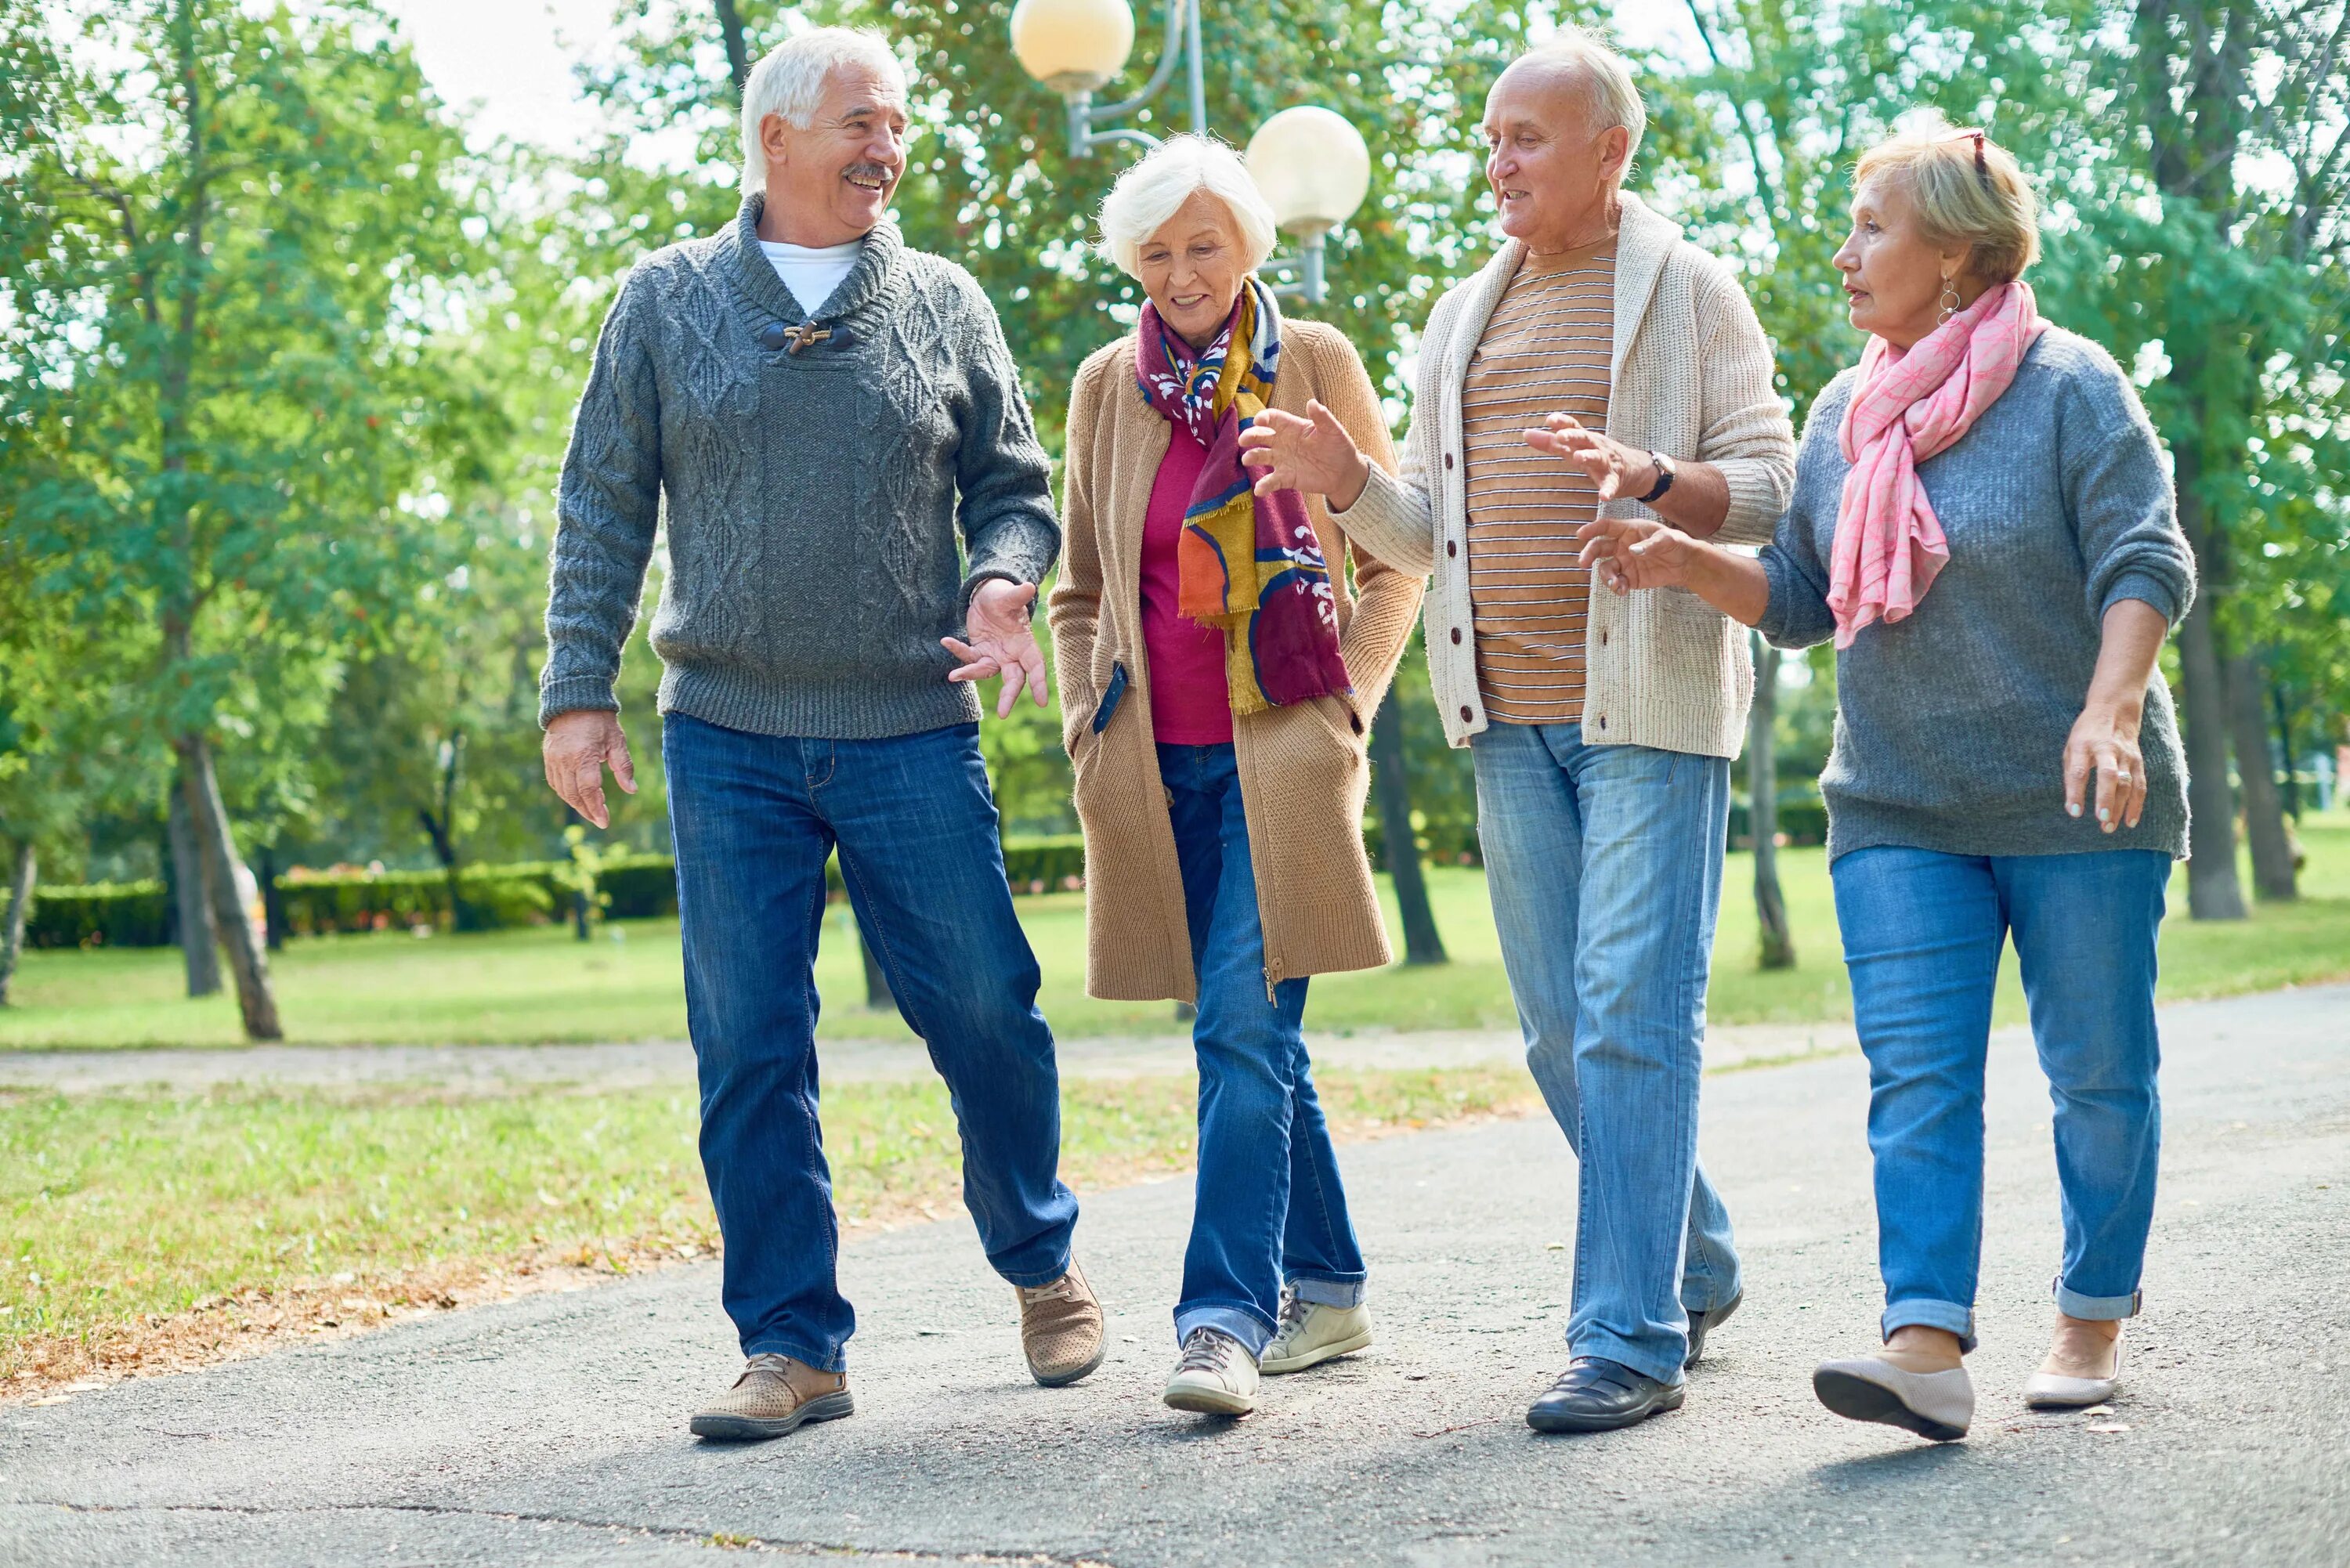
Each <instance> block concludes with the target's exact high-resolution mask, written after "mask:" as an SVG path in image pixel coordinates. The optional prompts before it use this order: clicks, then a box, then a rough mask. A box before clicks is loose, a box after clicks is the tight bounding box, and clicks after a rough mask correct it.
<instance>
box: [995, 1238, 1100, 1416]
mask: <svg viewBox="0 0 2350 1568" xmlns="http://www.w3.org/2000/svg"><path fill="white" fill-rule="evenodd" d="M1013 1293H1014V1294H1015V1295H1017V1296H1018V1297H1019V1298H1020V1349H1021V1351H1022V1353H1023V1354H1024V1355H1026V1356H1027V1357H1028V1374H1029V1376H1032V1377H1034V1378H1035V1379H1036V1381H1037V1382H1039V1383H1041V1384H1043V1385H1044V1386H1045V1387H1047V1388H1058V1387H1060V1386H1062V1385H1064V1384H1067V1383H1075V1382H1076V1380H1077V1379H1078V1378H1080V1377H1083V1376H1086V1375H1087V1373H1089V1372H1091V1371H1093V1370H1094V1368H1096V1367H1097V1366H1100V1365H1101V1364H1102V1357H1103V1356H1104V1355H1107V1354H1108V1346H1109V1336H1108V1335H1107V1334H1106V1333H1105V1332H1104V1329H1103V1323H1102V1309H1101V1303H1100V1302H1099V1301H1098V1300H1097V1299H1096V1298H1095V1296H1094V1289H1093V1287H1092V1286H1091V1285H1089V1284H1087V1282H1086V1275H1085V1271H1084V1270H1082V1269H1080V1268H1078V1267H1077V1264H1076V1259H1074V1258H1072V1259H1071V1260H1070V1261H1069V1272H1067V1273H1066V1274H1063V1275H1062V1276H1061V1277H1060V1278H1059V1279H1057V1280H1055V1281H1053V1282H1051V1283H1049V1284H1043V1285H1017V1286H1014V1292H1013Z"/></svg>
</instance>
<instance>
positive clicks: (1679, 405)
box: [1340, 192, 1795, 757]
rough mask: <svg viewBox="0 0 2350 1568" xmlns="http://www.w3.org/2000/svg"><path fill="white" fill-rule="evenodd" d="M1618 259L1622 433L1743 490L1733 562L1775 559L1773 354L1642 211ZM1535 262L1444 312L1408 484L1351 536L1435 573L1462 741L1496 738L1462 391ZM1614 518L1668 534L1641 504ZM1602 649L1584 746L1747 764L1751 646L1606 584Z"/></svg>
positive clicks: (1612, 421)
mask: <svg viewBox="0 0 2350 1568" xmlns="http://www.w3.org/2000/svg"><path fill="white" fill-rule="evenodd" d="M1623 202H1624V209H1623V218H1622V221H1621V223H1620V225H1619V227H1618V229H1617V241H1616V347H1615V354H1614V360H1613V371H1612V374H1613V385H1612V387H1611V389H1610V390H1609V394H1608V402H1607V433H1608V434H1609V435H1610V436H1613V437H1614V438H1615V439H1616V440H1617V441H1623V442H1625V443H1627V445H1630V446H1633V447H1638V448H1644V449H1647V450H1649V451H1654V452H1663V453H1664V454H1665V455H1666V456H1668V457H1671V458H1678V459H1679V460H1681V461H1682V462H1690V461H1692V460H1694V461H1696V462H1710V463H1713V464H1715V465H1716V466H1718V467H1719V468H1720V469H1721V472H1722V477H1723V478H1724V479H1725V480H1727V481H1728V482H1729V485H1730V515H1729V517H1728V519H1727V520H1726V521H1725V522H1724V523H1723V524H1722V525H1721V532H1720V533H1719V534H1718V535H1715V537H1716V538H1718V539H1720V540H1721V542H1723V543H1724V544H1733V545H1760V544H1763V543H1765V542H1766V541H1768V540H1769V539H1770V537H1771V535H1772V531H1773V529H1774V528H1775V527H1776V526H1777V524H1778V521H1779V514H1781V513H1783V512H1784V511H1785V510H1786V508H1787V500H1788V497H1789V495H1790V494H1792V493H1793V492H1794V483H1795V431H1794V426H1793V425H1792V424H1790V423H1789V422H1788V419H1787V406H1786V404H1785V402H1784V401H1783V400H1781V398H1780V396H1779V394H1778V391H1777V389H1775V388H1774V387H1773V384H1772V378H1773V366H1772V358H1771V344H1770V340H1769V339H1768V338H1766V337H1763V324H1762V323H1761V322H1760V321H1758V320H1757V319H1756V318H1755V316H1754V307H1753V306H1752V305H1750V304H1749V303H1748V302H1747V298H1746V293H1745V291H1744V290H1743V289H1742V288H1741V287H1740V286H1738V281H1737V279H1736V278H1734V277H1732V276H1731V273H1730V271H1729V269H1728V268H1726V267H1724V266H1723V265H1721V263H1720V262H1717V261H1715V260H1714V259H1713V258H1712V257H1711V256H1709V255H1707V254H1705V253H1704V252H1702V251H1700V250H1699V249H1698V248H1697V247H1696V246H1695V245H1693V244H1690V243H1689V242H1688V241H1687V240H1685V239H1683V238H1682V237H1681V231H1680V229H1679V226H1678V225H1676V224H1674V223H1670V222H1669V221H1667V220H1666V219H1664V218H1662V217H1659V215H1658V214H1657V213H1653V212H1651V211H1650V210H1649V209H1648V207H1647V206H1646V205H1645V204H1644V203H1643V202H1641V201H1640V199H1639V198H1638V196H1635V195H1632V194H1630V193H1629V192H1627V193H1626V194H1625V195H1624V197H1623ZM1523 254H1525V251H1524V247H1523V246H1522V245H1521V244H1518V242H1517V241H1515V240H1510V241H1507V242H1505V243H1504V244H1503V246H1502V248H1501V250H1500V251H1499V252H1497V253H1496V254H1494V256H1493V259H1492V261H1490V262H1488V263H1487V264H1486V265H1485V267H1484V269H1483V270H1482V271H1481V272H1479V273H1478V274H1477V275H1476V276H1474V277H1471V278H1469V279H1467V280H1466V281H1464V282H1462V283H1461V284H1460V285H1459V286H1456V287H1455V288H1453V289H1452V290H1451V292H1450V293H1448V294H1446V295H1445V296H1444V297H1443V298H1441V299H1440V300H1438V301H1437V302H1436V308H1435V309H1434V310H1433V311H1431V312H1430V315H1429V318H1428V331H1427V333H1426V334H1425V336H1424V337H1422V338H1421V340H1420V349H1419V372H1418V375H1417V377H1416V379H1415V383H1414V386H1413V397H1412V420H1411V431H1410V434H1409V435H1408V436H1407V437H1406V438H1405V441H1404V457H1403V468H1402V471H1401V472H1399V473H1397V474H1389V473H1387V472H1381V471H1380V470H1379V469H1378V468H1377V467H1374V469H1373V471H1372V473H1371V480H1370V483H1369V485H1368V486H1367V488H1366V489H1365V490H1364V492H1363V493H1362V495H1361V496H1360V497H1359V498H1358V499H1357V501H1356V502H1355V504H1354V505H1353V506H1351V507H1350V508H1348V509H1347V511H1346V512H1345V513H1344V514H1341V516H1340V521H1341V522H1342V523H1343V524H1345V526H1346V527H1347V531H1348V532H1349V533H1350V534H1351V535H1353V537H1354V539H1355V541H1356V542H1357V544H1358V545H1363V546H1364V547H1366V548H1367V549H1369V550H1371V551H1373V552H1375V553H1376V554H1377V555H1378V556H1379V557H1380V558H1381V559H1383V560H1388V561H1391V562H1393V563H1394V564H1395V565H1396V566H1399V567H1401V568H1402V569H1403V570H1405V571H1408V572H1419V571H1428V570H1430V568H1433V570H1434V574H1435V576H1434V580H1433V582H1432V583H1431V584H1430V591H1429V596H1428V673H1429V683H1430V686H1431V687H1432V688H1433V689H1434V691H1435V695H1436V704H1437V709H1438V711H1439V713H1440V715H1441V716H1442V718H1443V721H1444V733H1445V737H1446V738H1447V739H1448V740H1450V741H1451V742H1452V743H1453V744H1454V745H1456V746H1465V745H1467V744H1468V743H1469V737H1471V735H1474V734H1475V733H1477V732H1479V731H1480V730H1482V729H1483V728H1484V727H1485V723H1486V719H1485V704H1484V701H1483V700H1482V698H1481V697H1480V696H1479V694H1478V690H1477V649H1476V620H1475V618H1474V616H1473V615H1472V614H1471V610H1470V605H1469V517H1468V502H1467V483H1466V482H1467V474H1466V473H1465V472H1464V471H1463V469H1462V467H1461V451H1462V445H1461V383H1462V381H1463V379H1465V378H1466V376H1467V374H1468V367H1469V357H1470V355H1471V354H1472V353H1473V352H1475V350H1476V348H1477V342H1478V339H1479V338H1481V337H1483V336H1484V333H1485V324H1486V322H1487V321H1488V320H1489V319H1491V317H1492V314H1493V309H1494V307H1495V306H1497V305H1499V304H1500V303H1501V299H1502V296H1503V293H1504V292H1505V291H1506V290H1507V289H1508V287H1509V285H1510V279H1511V277H1512V276H1513V275H1515V273H1516V272H1517V270H1518V262H1519V259H1520V258H1521V257H1522V256H1523ZM1599 513H1600V515H1601V516H1603V517H1655V516H1656V514H1655V513H1653V512H1651V511H1649V510H1648V508H1647V507H1645V506H1643V505H1641V504H1639V503H1638V502H1637V501H1634V500H1631V499H1629V498H1628V497H1624V496H1618V497H1617V499H1615V500H1613V501H1609V502H1605V503H1602V504H1601V505H1600V508H1599ZM1584 637H1585V644H1584V670H1585V677H1584V696H1583V738H1584V740H1585V741H1586V742H1587V743H1590V744H1595V745H1630V746H1654V747H1656V748H1658V749H1659V750H1662V751H1669V752H1690V753H1697V754H1698V755H1700V756H1714V757H1731V756H1736V755H1737V754H1738V748H1739V746H1740V744H1741V742H1742V740H1743V739H1744V736H1745V731H1746V710H1747V705H1748V704H1749V703H1750V702H1751V701H1752V699H1753V694H1754V670H1753V666H1752V663H1751V662H1750V660H1749V659H1748V657H1747V652H1746V632H1745V628H1742V627H1740V626H1738V625H1736V624H1735V623H1734V622H1732V621H1731V619H1730V618H1729V617H1727V616H1725V615H1723V614H1722V613H1721V611H1719V610H1717V609H1715V608H1714V607H1712V606H1711V605H1709V604H1707V603H1706V602H1705V601H1704V600H1703V599H1700V598H1699V597H1697V596H1696V595H1695V594H1693V593H1690V592H1689V591H1688V590H1687V589H1684V588H1659V589H1656V590H1654V591H1651V592H1647V593H1637V594H1629V595H1626V596H1624V597H1617V595H1615V594H1613V593H1610V592H1609V591H1608V590H1607V588H1606V587H1602V586H1601V585H1599V584H1598V583H1597V582H1596V581H1595V582H1594V583H1593V585H1592V588H1591V616H1590V624H1589V627H1588V629H1586V632H1585V634H1584Z"/></svg>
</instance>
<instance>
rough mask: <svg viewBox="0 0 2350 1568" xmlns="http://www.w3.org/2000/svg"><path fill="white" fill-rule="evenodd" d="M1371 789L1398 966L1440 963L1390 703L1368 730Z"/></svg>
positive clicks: (1398, 718)
mask: <svg viewBox="0 0 2350 1568" xmlns="http://www.w3.org/2000/svg"><path fill="white" fill-rule="evenodd" d="M1370 750H1371V789H1372V793H1373V794H1375V795H1377V797H1378V805H1379V840H1380V843H1381V845H1382V846H1384V848H1385V849H1386V852H1387V853H1386V857H1385V858H1386V860H1387V863H1388V876H1389V877H1392V878H1393V879H1394V882H1395V894H1396V904H1397V907H1398V908H1399V909H1400V910H1401V911H1402V914H1403V961H1404V962H1406V963H1408V964H1437V963H1443V962H1444V961H1445V954H1444V939H1443V938H1442V937H1441V936H1440V935H1439V934H1438V933H1437V929H1436V911H1435V910H1434V909H1430V907H1429V903H1428V878H1427V877H1426V876H1425V875H1423V874H1422V872H1421V870H1420V865H1419V836H1417V835H1416V834H1414V833H1413V832H1412V828H1411V774H1410V772H1409V768H1408V767H1407V765H1406V763H1405V762H1404V744H1403V704H1401V703H1400V702H1396V701H1389V702H1388V711H1386V712H1384V713H1382V714H1380V715H1379V716H1378V722H1377V723H1375V724H1373V725H1372V726H1371V742H1370Z"/></svg>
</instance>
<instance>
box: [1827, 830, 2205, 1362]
mask: <svg viewBox="0 0 2350 1568" xmlns="http://www.w3.org/2000/svg"><path fill="white" fill-rule="evenodd" d="M1831 876H1832V878H1833V880H1834V881H1835V901H1836V919H1837V921H1838V923H1839V924H1841V925H1842V926H1843V928H1844V954H1845V965H1846V968H1847V969H1849V970H1850V971H1851V972H1852V1011H1853V1023H1854V1024H1855V1026H1856V1028H1857V1030H1858V1032H1859V1034H1860V1046H1861V1050H1862V1051H1863V1052H1864V1053H1866V1055H1867V1057H1868V1088H1869V1098H1868V1147H1869V1149H1870V1150H1871V1152H1872V1153H1873V1154H1874V1155H1875V1156H1876V1160H1877V1268H1878V1271H1879V1272H1881V1273H1882V1274H1883V1275H1884V1276H1885V1303H1886V1305H1885V1316H1884V1320H1883V1329H1884V1333H1885V1334H1886V1335H1887V1337H1890V1336H1891V1334H1892V1333H1893V1331H1894V1330H1895V1329H1897V1328H1901V1327H1904V1326H1907V1325H1908V1324H1924V1325H1926V1326H1928V1327H1929V1328H1939V1329H1944V1330H1947V1331H1949V1332H1950V1333H1951V1334H1957V1335H1958V1336H1959V1340H1960V1344H1961V1345H1964V1346H1965V1347H1966V1348H1967V1349H1970V1350H1971V1349H1973V1348H1974V1344H1975V1324H1974V1304H1975V1282H1976V1277H1977V1273H1978V1271H1979V1270H1980V1267H1981V1261H1982V1206H1983V1068H1984V1064H1985V1059H1986V1058H1987V1057H1988V1055H1989V1054H1990V1046H1991V998H1992V995H1993V992H1995V990H1996V989H1997V986H1998V983H1999V959H2000V950H2001V949H2002V947H2004V946H2005V944H2006V941H2007V940H2008V939H2009V938H2010V937H2011V936H2012V938H2013V939H2014V940H2015V956H2016V962H2017V967H2018V969H2019V970H2020V971H2022V978H2023V994H2024V999H2025V1002H2026V1003H2027V1006H2028V1008H2029V1011H2030V1012H2031V1016H2032V1035H2033V1043H2034V1044H2036V1045H2037V1046H2038V1047H2039V1052H2040V1065H2041V1069H2042V1071H2043V1072H2045V1073H2046V1074H2047V1075H2048V1088H2049V1095H2050V1097H2051V1098H2052V1099H2054V1102H2055V1106H2056V1179H2057V1188H2058V1190H2059V1191H2060V1192H2061V1193H2062V1195H2063V1209H2064V1262H2063V1267H2062V1269H2061V1271H2060V1272H2058V1274H2057V1276H2056V1281H2055V1285H2054V1291H2055V1296H2056V1308H2057V1310H2058V1311H2059V1312H2062V1313H2064V1314H2068V1315H2069V1316H2073V1317H2077V1318H2099V1319H2113V1318H2124V1317H2129V1316H2131V1315H2133V1314H2135V1313H2136V1312H2137V1302H2138V1282H2139V1278H2140V1275H2141V1273H2142V1272H2143V1270H2144V1267H2145V1262H2146V1238H2147V1231H2148V1230H2149V1229H2150V1228H2151V1226H2152V1225H2153V1222H2154V1187H2155V1168H2156V1164H2157V1160H2158V1157H2159V1154H2160V1150H2161V1144H2162V1107H2161V1104H2160V1102H2159V1100H2158V1097H2157V1095H2156V1090H2155V1074H2156V1070H2157V1068H2158V1065H2159V1064H2160V1060H2161V1046H2160V1044H2159V1042H2158V1039H2157V1038H2156V1033H2155V1022H2154V974H2155V933H2156V931H2157V929H2158V928H2159V927H2160V925H2161V923H2162V913H2163V892H2164V889H2165V888H2166V887H2167V886H2168V883H2169V880H2170V857H2168V856H2167V855H2164V854H2162V853H2160V852H2159V851H2157V850H2151V849H2111V850H2098V851H2091V852H2088V853H2085V854H2076V855H2019V856H1988V857H1987V856H1980V855H1944V854H1940V853H1938V852H1936V851H1934V850H1930V849H1913V848H1908V847H1907V846H1890V845H1887V846H1877V847H1874V848H1868V849H1856V850H1854V851H1852V852H1851V853H1850V854H1847V855H1844V856H1841V857H1838V858H1837V860H1836V862H1835V867H1833V868H1832V872H1831Z"/></svg>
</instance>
